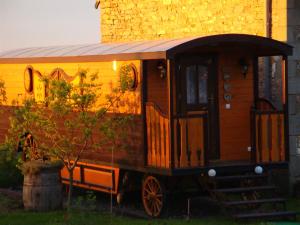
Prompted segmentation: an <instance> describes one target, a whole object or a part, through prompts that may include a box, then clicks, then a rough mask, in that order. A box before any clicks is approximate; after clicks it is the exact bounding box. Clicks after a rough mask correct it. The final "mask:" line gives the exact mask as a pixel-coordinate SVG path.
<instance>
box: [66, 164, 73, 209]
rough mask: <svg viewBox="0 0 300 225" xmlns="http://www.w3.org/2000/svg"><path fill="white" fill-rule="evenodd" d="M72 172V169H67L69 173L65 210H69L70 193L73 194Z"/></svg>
mask: <svg viewBox="0 0 300 225" xmlns="http://www.w3.org/2000/svg"><path fill="white" fill-rule="evenodd" d="M73 171H74V169H68V172H69V192H68V201H67V210H68V211H70V209H71V200H72V192H73Z"/></svg>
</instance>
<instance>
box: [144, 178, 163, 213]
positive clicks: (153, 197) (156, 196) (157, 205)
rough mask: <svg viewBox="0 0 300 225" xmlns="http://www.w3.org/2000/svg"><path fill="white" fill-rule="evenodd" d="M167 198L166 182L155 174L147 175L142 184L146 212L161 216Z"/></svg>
mask: <svg viewBox="0 0 300 225" xmlns="http://www.w3.org/2000/svg"><path fill="white" fill-rule="evenodd" d="M165 198H166V189H165V186H164V184H163V183H162V182H161V181H159V180H158V179H157V178H155V177H154V176H147V177H146V178H145V179H144V180H143V185H142V199H143V205H144V208H145V211H146V213H147V214H148V215H149V216H151V217H159V216H160V215H161V214H162V211H163V209H164V207H165Z"/></svg>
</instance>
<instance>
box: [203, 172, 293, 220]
mask: <svg viewBox="0 0 300 225" xmlns="http://www.w3.org/2000/svg"><path fill="white" fill-rule="evenodd" d="M269 180H270V179H269V176H268V174H262V175H257V174H254V173H244V174H235V175H228V174H224V175H220V176H216V177H209V178H208V180H207V181H206V185H205V186H206V189H207V191H208V192H209V194H210V196H211V197H212V198H213V199H214V200H216V201H217V203H218V204H219V205H220V206H221V207H222V209H223V211H224V213H226V214H229V215H231V216H232V217H233V218H234V219H238V220H242V219H270V220H276V219H294V220H295V219H296V215H297V213H296V212H293V211H287V209H286V199H284V198H281V197H279V196H278V194H277V188H276V186H274V185H271V184H270V182H269Z"/></svg>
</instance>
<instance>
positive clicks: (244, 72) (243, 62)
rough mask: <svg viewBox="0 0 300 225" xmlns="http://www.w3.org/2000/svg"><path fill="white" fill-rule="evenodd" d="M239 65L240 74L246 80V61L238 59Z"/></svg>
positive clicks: (247, 68) (247, 67) (247, 66)
mask: <svg viewBox="0 0 300 225" xmlns="http://www.w3.org/2000/svg"><path fill="white" fill-rule="evenodd" d="M239 65H240V66H241V69H242V74H243V75H244V78H246V76H247V73H248V70H249V65H248V63H247V61H246V59H245V58H240V60H239Z"/></svg>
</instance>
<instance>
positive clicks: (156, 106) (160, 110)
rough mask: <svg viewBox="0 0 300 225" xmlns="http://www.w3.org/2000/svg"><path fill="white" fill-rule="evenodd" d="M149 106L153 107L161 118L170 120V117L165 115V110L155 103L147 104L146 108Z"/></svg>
mask: <svg viewBox="0 0 300 225" xmlns="http://www.w3.org/2000/svg"><path fill="white" fill-rule="evenodd" d="M147 106H152V107H153V108H154V109H155V110H156V111H157V112H158V113H159V114H160V116H162V117H164V118H165V119H167V118H168V115H167V114H166V113H164V112H163V110H162V109H161V108H160V107H159V106H158V105H157V104H155V103H154V102H146V107H147Z"/></svg>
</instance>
